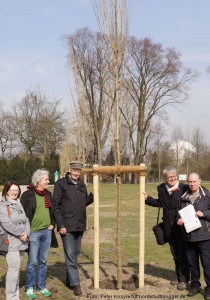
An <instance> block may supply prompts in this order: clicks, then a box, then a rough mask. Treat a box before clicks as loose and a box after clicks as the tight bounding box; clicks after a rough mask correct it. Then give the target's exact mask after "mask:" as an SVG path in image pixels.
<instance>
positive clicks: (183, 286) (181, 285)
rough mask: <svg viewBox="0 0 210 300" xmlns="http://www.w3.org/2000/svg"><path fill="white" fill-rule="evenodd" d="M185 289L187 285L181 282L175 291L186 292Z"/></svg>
mask: <svg viewBox="0 0 210 300" xmlns="http://www.w3.org/2000/svg"><path fill="white" fill-rule="evenodd" d="M186 288H187V284H186V283H185V282H183V281H181V282H179V283H178V284H177V290H180V291H184V290H186Z"/></svg>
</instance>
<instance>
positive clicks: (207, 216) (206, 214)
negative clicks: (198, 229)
mask: <svg viewBox="0 0 210 300" xmlns="http://www.w3.org/2000/svg"><path fill="white" fill-rule="evenodd" d="M206 197H207V199H208V207H207V209H206V210H204V211H200V210H199V211H196V216H197V217H198V218H203V219H204V220H206V221H208V222H210V194H209V193H208V194H207V196H206Z"/></svg>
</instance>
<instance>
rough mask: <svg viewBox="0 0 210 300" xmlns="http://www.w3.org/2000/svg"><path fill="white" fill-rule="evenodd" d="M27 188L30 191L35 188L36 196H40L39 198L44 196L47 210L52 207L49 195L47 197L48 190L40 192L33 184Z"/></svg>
mask: <svg viewBox="0 0 210 300" xmlns="http://www.w3.org/2000/svg"><path fill="white" fill-rule="evenodd" d="M27 188H28V189H31V188H33V189H34V191H35V193H36V194H38V195H39V196H44V201H45V207H46V208H50V207H51V202H50V199H49V198H48V195H47V189H44V190H43V191H40V190H38V189H37V188H36V187H34V186H33V185H32V184H31V185H29V186H27Z"/></svg>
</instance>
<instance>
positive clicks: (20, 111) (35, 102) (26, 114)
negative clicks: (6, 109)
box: [11, 91, 46, 156]
mask: <svg viewBox="0 0 210 300" xmlns="http://www.w3.org/2000/svg"><path fill="white" fill-rule="evenodd" d="M45 101H46V98H45V97H43V96H42V95H41V93H40V92H34V91H28V92H27V93H26V96H25V97H24V98H23V99H22V100H21V101H20V102H16V103H15V104H14V106H13V111H12V113H11V130H12V132H13V133H15V134H16V135H17V136H18V139H19V141H20V143H21V144H22V146H23V147H24V150H25V153H26V154H29V155H30V156H32V155H33V153H34V152H35V149H36V146H37V140H38V137H39V116H40V113H41V111H42V110H43V107H44V103H45Z"/></svg>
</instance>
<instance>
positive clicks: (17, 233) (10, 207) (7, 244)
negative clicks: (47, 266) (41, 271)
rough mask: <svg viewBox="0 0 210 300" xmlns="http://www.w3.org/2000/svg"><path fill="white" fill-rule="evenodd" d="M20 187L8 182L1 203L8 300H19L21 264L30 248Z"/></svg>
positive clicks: (0, 244) (0, 243)
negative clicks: (20, 198)
mask: <svg viewBox="0 0 210 300" xmlns="http://www.w3.org/2000/svg"><path fill="white" fill-rule="evenodd" d="M20 193H21V190H20V186H19V185H18V184H17V183H16V182H13V181H10V182H7V183H6V184H5V186H4V188H3V191H2V199H1V201H0V251H3V253H5V254H6V261H7V273H6V300H12V299H13V300H19V299H20V295H19V277H20V264H21V261H22V258H23V255H24V252H25V250H26V249H27V248H28V238H29V235H30V224H29V220H28V218H27V217H26V214H25V212H24V209H23V207H22V205H21V203H20V200H19V197H20Z"/></svg>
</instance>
